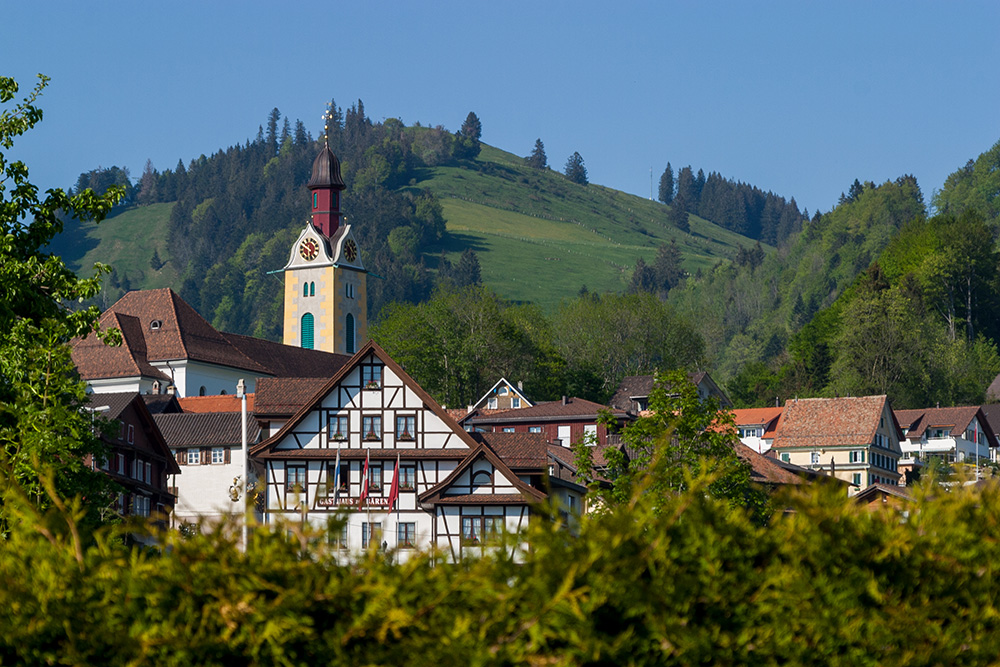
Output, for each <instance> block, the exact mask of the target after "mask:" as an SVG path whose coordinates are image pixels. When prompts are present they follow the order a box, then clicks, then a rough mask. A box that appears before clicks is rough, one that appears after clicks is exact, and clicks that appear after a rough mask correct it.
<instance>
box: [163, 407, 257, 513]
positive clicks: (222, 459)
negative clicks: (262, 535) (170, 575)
mask: <svg viewBox="0 0 1000 667" xmlns="http://www.w3.org/2000/svg"><path fill="white" fill-rule="evenodd" d="M178 403H179V407H180V410H179V411H176V412H166V413H162V414H157V415H154V419H155V420H156V424H157V426H158V427H159V429H160V431H161V433H163V438H164V440H165V441H166V443H167V445H168V446H169V447H170V451H171V453H172V455H173V457H174V459H175V461H176V462H177V467H178V471H179V473H180V474H179V475H174V476H173V477H171V486H172V487H173V489H174V493H175V494H176V495H177V504H176V505H175V506H174V513H173V516H172V524H173V525H174V527H181V526H184V525H201V526H202V527H203V528H204V529H212V528H213V527H214V526H215V525H216V524H218V523H219V522H220V521H223V520H227V519H231V520H232V521H233V522H234V525H236V524H239V523H240V522H241V521H242V520H243V511H244V504H243V495H242V491H243V482H244V477H245V474H246V473H245V470H246V460H245V459H244V457H243V426H242V422H241V420H242V418H243V416H242V411H241V409H242V406H241V399H240V398H239V397H237V396H235V395H231V396H205V397H197V396H196V397H191V398H184V399H181V400H180V401H179V402H178ZM247 410H248V412H247V427H246V436H247V442H248V444H250V445H252V444H254V443H256V442H257V441H258V439H259V437H260V427H259V426H258V424H257V421H256V420H255V419H254V418H253V412H252V410H253V395H252V394H251V395H249V396H248V407H247ZM254 480H255V477H254V476H253V475H252V474H251V476H250V481H251V482H252V481H254Z"/></svg>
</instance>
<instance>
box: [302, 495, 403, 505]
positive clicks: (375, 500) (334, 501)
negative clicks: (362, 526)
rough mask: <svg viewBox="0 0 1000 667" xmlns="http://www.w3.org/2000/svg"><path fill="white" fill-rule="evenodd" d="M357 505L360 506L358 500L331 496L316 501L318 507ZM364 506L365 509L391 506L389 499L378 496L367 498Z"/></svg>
mask: <svg viewBox="0 0 1000 667" xmlns="http://www.w3.org/2000/svg"><path fill="white" fill-rule="evenodd" d="M357 504H358V499H357V498H347V497H344V498H333V497H332V496H331V497H327V498H319V499H318V500H316V505H317V506H318V507H344V506H353V505H357ZM364 506H365V507H388V506H389V499H388V498H382V497H377V496H368V497H367V498H365V505H364Z"/></svg>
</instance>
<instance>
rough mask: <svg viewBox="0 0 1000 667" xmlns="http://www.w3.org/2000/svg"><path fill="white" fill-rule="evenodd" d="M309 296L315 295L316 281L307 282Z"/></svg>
mask: <svg viewBox="0 0 1000 667" xmlns="http://www.w3.org/2000/svg"><path fill="white" fill-rule="evenodd" d="M309 296H316V283H309Z"/></svg>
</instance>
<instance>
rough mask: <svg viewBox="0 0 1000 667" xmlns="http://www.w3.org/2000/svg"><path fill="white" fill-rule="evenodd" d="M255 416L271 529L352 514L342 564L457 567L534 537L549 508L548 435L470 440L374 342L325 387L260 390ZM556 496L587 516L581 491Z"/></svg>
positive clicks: (273, 385)
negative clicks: (515, 536) (387, 561)
mask: <svg viewBox="0 0 1000 667" xmlns="http://www.w3.org/2000/svg"><path fill="white" fill-rule="evenodd" d="M283 386H284V387H283ZM279 392H280V394H281V395H280V396H278V395H277V394H278V393H279ZM271 395H273V396H274V400H272V398H271ZM305 396H308V397H307V398H305V399H304V400H302V399H303V397H305ZM299 401H301V403H300V402H299ZM256 407H257V418H258V419H259V420H261V422H262V425H263V427H264V430H265V433H264V436H263V437H264V439H263V440H262V442H260V443H259V444H258V445H256V446H255V447H254V448H253V449H252V451H251V456H252V457H253V458H255V459H257V460H259V461H260V462H261V463H262V464H263V468H264V473H263V474H264V480H265V485H266V486H265V488H266V496H265V514H264V521H265V523H267V524H268V525H270V526H280V525H288V524H295V523H301V522H305V523H308V524H309V525H312V526H314V527H316V528H324V527H325V526H326V525H327V523H328V519H330V518H331V517H335V516H338V515H340V514H341V513H345V512H346V518H347V523H346V525H345V526H344V528H343V530H342V532H341V533H340V534H339V535H337V536H335V538H334V541H335V546H337V547H338V548H341V549H343V550H344V553H345V554H346V553H351V552H356V551H359V550H363V549H367V548H369V547H370V546H374V547H384V548H388V549H396V550H399V553H400V556H399V557H400V559H401V560H405V559H406V557H407V553H408V552H409V551H408V550H410V549H414V548H437V549H440V550H441V551H442V552H443V553H445V554H446V555H447V557H448V558H450V559H452V560H457V559H460V558H461V557H462V556H463V555H466V554H469V553H471V552H476V553H479V551H480V550H481V549H482V548H484V547H488V546H490V545H492V544H495V543H496V542H497V540H498V539H499V537H500V536H501V535H502V534H504V533H508V532H510V533H513V532H516V531H518V530H520V529H522V528H524V527H526V526H527V525H528V523H529V522H530V521H531V520H532V516H533V510H532V509H531V507H532V505H533V504H534V503H537V502H540V501H543V500H545V499H546V498H548V492H547V489H548V485H549V482H548V477H549V475H548V461H549V459H548V455H547V445H546V441H545V438H544V437H543V436H542V435H540V434H532V433H528V432H523V433H513V434H509V433H469V432H467V431H465V430H464V429H462V428H461V427H460V426H459V425H458V424H457V423H456V422H455V421H454V420H453V419H452V418H451V417H449V416H448V414H447V413H446V412H445V410H444V409H443V408H441V406H440V405H438V404H437V402H436V401H434V399H433V398H431V397H430V395H428V394H427V393H426V392H425V391H424V390H423V389H422V388H421V387H420V386H419V385H417V383H416V382H415V381H414V380H413V379H412V378H411V377H410V376H409V375H408V374H407V373H406V372H405V371H404V370H403V369H402V368H400V367H399V365H398V364H396V362H395V361H393V360H392V359H391V358H390V357H389V356H388V355H387V354H386V353H385V351H384V350H382V349H381V348H380V347H379V346H378V345H376V344H375V343H372V342H369V343H368V344H366V345H365V346H364V347H363V348H362V349H361V350H360V351H359V352H358V353H357V354H356V355H355V356H354V357H353V358H352V359H351V361H350V362H349V363H348V364H345V365H344V367H342V368H341V370H340V371H339V372H338V373H337V374H335V375H334V376H333V377H332V378H330V379H329V380H327V381H326V382H324V383H322V385H319V386H318V387H317V384H316V383H314V382H312V381H295V380H289V381H283V380H280V379H273V380H269V381H267V382H262V383H261V384H260V386H259V390H258V395H257V401H256ZM289 410H294V412H293V413H292V414H291V415H290V416H288V411H289ZM555 485H556V486H557V487H558V488H560V489H561V491H560V492H559V495H560V496H561V497H563V498H564V501H563V502H564V504H565V505H566V506H567V507H572V508H573V509H574V510H575V511H578V508H580V507H581V505H582V500H583V498H582V496H583V487H580V486H579V485H576V486H575V487H574V486H570V485H569V484H560V483H558V482H556V483H555ZM569 498H572V500H570V499H569Z"/></svg>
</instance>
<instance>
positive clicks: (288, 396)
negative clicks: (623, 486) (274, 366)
mask: <svg viewBox="0 0 1000 667" xmlns="http://www.w3.org/2000/svg"><path fill="white" fill-rule="evenodd" d="M334 375H337V373H335V374H334ZM329 380H330V378H329V377H321V378H314V377H306V378H299V377H282V378H257V391H256V392H255V394H254V408H255V409H254V414H256V415H257V418H258V419H264V418H266V417H277V418H281V417H285V418H287V417H291V416H292V415H294V414H295V413H296V412H298V411H299V409H301V408H302V406H303V405H305V404H306V403H308V402H309V401H310V400H311V399H312V398H313V397H314V396H315V395H316V392H318V391H319V390H320V389H322V388H323V386H324V385H326V383H327V382H329Z"/></svg>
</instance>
